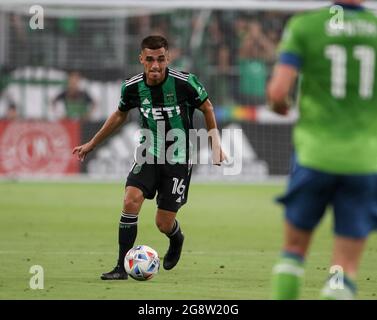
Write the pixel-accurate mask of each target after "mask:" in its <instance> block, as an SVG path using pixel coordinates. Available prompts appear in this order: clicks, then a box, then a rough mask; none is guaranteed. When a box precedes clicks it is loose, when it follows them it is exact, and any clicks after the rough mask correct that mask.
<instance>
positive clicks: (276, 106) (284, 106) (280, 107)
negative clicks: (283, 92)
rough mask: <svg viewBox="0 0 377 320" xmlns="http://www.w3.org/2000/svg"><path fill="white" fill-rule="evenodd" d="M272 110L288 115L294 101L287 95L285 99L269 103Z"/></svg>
mask: <svg viewBox="0 0 377 320" xmlns="http://www.w3.org/2000/svg"><path fill="white" fill-rule="evenodd" d="M269 105H270V107H271V110H272V111H273V112H275V113H277V114H279V115H281V116H286V115H287V114H288V112H289V108H290V106H291V105H292V101H291V100H290V99H289V98H288V97H287V98H286V99H285V100H284V101H281V102H275V103H272V102H270V103H269Z"/></svg>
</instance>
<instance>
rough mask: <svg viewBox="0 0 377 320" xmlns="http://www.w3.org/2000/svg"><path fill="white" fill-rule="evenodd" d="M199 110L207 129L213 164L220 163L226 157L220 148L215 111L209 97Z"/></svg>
mask: <svg viewBox="0 0 377 320" xmlns="http://www.w3.org/2000/svg"><path fill="white" fill-rule="evenodd" d="M199 110H200V111H201V112H203V115H204V120H205V122H206V127H207V131H208V134H209V137H210V142H211V147H212V160H213V164H215V165H221V163H222V162H223V161H225V160H226V159H227V157H226V154H225V152H224V151H223V150H222V148H221V140H220V135H219V130H218V129H217V123H216V117H215V112H214V110H213V105H212V103H211V101H209V99H206V100H205V101H204V102H203V103H202V104H201V105H200V107H199Z"/></svg>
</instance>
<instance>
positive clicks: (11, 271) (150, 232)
mask: <svg viewBox="0 0 377 320" xmlns="http://www.w3.org/2000/svg"><path fill="white" fill-rule="evenodd" d="M283 190H284V185H280V186H279V185H277V186H276V185H275V186H273V185H271V186H269V185H200V184H193V185H192V186H191V190H190V196H189V201H188V204H187V205H186V206H185V207H183V209H182V210H181V211H180V212H179V215H178V218H179V221H180V222H181V225H182V229H183V231H184V233H185V235H186V241H185V245H184V248H183V254H182V258H181V261H180V262H179V264H178V265H177V267H176V268H175V269H173V270H171V271H165V270H163V269H162V267H161V269H160V272H159V273H158V274H157V275H156V276H155V277H154V278H153V279H152V280H150V281H146V282H138V281H135V280H133V279H129V280H127V281H118V282H117V281H115V282H108V281H101V280H100V279H99V276H100V274H101V273H102V272H105V271H109V270H110V269H111V268H112V267H113V266H114V263H115V261H116V257H117V250H118V249H117V232H118V230H117V229H118V221H119V216H120V211H121V207H122V199H123V186H122V184H121V183H112V184H106V183H104V184H98V183H97V184H96V183H56V184H53V183H16V182H2V183H0V299H147V300H157V299H187V300H190V299H237V300H241V299H242V300H251V299H268V298H269V295H270V274H271V269H272V266H273V264H274V262H275V261H276V258H277V257H278V254H279V249H280V245H281V240H282V232H281V231H282V210H281V208H280V207H279V206H278V205H276V204H275V203H274V197H276V196H277V195H279V194H280V193H281V192H282V191H283ZM154 215H155V202H154V201H146V202H145V203H144V206H143V208H142V211H141V215H140V218H139V231H138V237H137V240H136V243H137V244H147V245H149V246H151V247H152V248H154V249H156V250H157V251H158V252H159V254H160V256H163V255H164V253H165V251H166V249H167V245H168V240H167V238H166V237H165V236H164V235H163V234H160V233H159V231H158V230H157V228H156V227H155V223H154ZM331 225H332V222H331V215H327V216H326V218H325V219H324V221H323V222H322V224H321V226H320V228H319V229H318V230H317V232H316V234H315V237H314V242H313V245H312V248H311V253H310V255H309V257H308V259H307V263H306V274H305V280H304V287H303V292H302V298H303V299H316V298H317V297H318V294H319V290H320V288H321V287H322V284H323V281H324V279H325V278H326V277H327V276H328V274H329V261H330V251H331V248H332V241H331V238H332V237H331V235H332V231H331ZM33 265H41V266H42V267H43V269H44V289H43V290H32V289H30V287H29V281H30V278H31V277H32V276H33V274H31V273H29V270H30V267H31V266H33ZM376 265H377V238H376V236H375V235H372V236H371V237H370V240H369V242H368V246H367V248H366V251H365V253H364V256H363V260H362V265H361V268H360V273H359V277H358V288H359V296H358V297H359V299H376V298H377V296H376V294H377V274H376Z"/></svg>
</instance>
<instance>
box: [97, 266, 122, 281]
mask: <svg viewBox="0 0 377 320" xmlns="http://www.w3.org/2000/svg"><path fill="white" fill-rule="evenodd" d="M101 279H102V280H127V279H128V274H127V272H126V271H125V270H124V268H121V267H120V266H119V265H117V266H116V267H115V268H114V269H113V270H112V271H110V272H107V273H103V274H102V276H101Z"/></svg>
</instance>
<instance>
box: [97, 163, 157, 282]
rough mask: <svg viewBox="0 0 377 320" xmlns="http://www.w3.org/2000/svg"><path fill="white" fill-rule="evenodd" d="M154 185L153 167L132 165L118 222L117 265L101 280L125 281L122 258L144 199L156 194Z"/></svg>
mask: <svg viewBox="0 0 377 320" xmlns="http://www.w3.org/2000/svg"><path fill="white" fill-rule="evenodd" d="M155 184H156V179H155V169H154V166H153V165H150V164H143V165H137V164H134V165H133V167H132V168H131V171H130V173H129V175H128V178H127V183H126V189H125V195H124V201H123V209H122V212H121V217H120V222H119V231H118V243H119V254H118V261H117V265H116V267H115V268H114V270H112V271H110V272H108V273H104V274H103V275H102V276H101V279H102V280H123V279H127V273H126V271H125V269H124V257H125V255H126V253H127V251H128V250H130V249H131V248H132V247H133V245H134V243H135V240H136V236H137V223H138V214H139V211H140V209H141V206H142V204H143V202H144V199H153V197H154V195H155V193H156V190H155Z"/></svg>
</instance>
